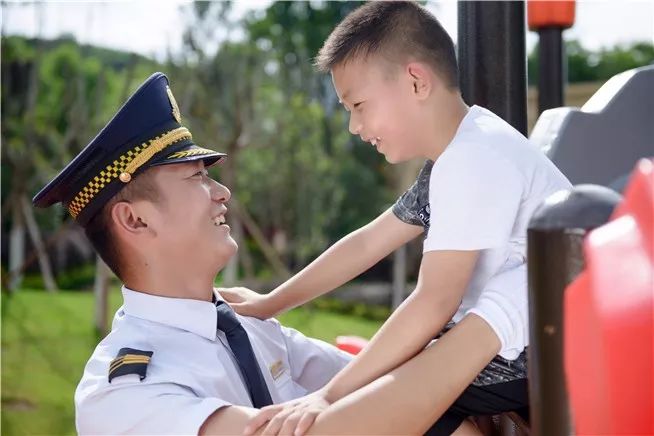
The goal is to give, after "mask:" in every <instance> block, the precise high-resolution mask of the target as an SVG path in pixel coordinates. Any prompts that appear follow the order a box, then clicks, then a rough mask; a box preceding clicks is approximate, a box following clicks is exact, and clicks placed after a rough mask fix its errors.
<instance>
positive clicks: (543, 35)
mask: <svg viewBox="0 0 654 436" xmlns="http://www.w3.org/2000/svg"><path fill="white" fill-rule="evenodd" d="M562 33H563V28H561V27H557V26H551V27H544V28H542V29H540V30H539V31H538V34H539V35H540V36H539V43H538V112H539V113H542V112H543V111H545V110H547V109H551V108H555V107H560V106H563V87H564V84H565V76H566V73H565V68H566V67H565V58H564V50H565V49H564V47H563V38H562V36H561V35H562Z"/></svg>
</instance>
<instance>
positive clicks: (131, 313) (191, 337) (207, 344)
mask: <svg viewBox="0 0 654 436" xmlns="http://www.w3.org/2000/svg"><path fill="white" fill-rule="evenodd" d="M122 291H123V298H124V305H123V307H121V308H120V309H119V310H118V311H117V312H116V316H115V318H114V321H113V326H112V331H111V333H109V335H108V336H107V337H106V338H105V339H103V340H102V342H100V344H99V345H98V346H97V347H96V349H95V351H94V353H93V355H92V356H91V359H90V360H89V362H88V363H87V365H86V368H85V370H84V375H83V377H82V380H81V381H80V383H79V385H78V387H77V390H76V392H75V408H76V426H77V431H78V432H79V433H80V434H124V433H130V434H197V433H198V430H199V429H200V427H201V425H202V424H203V423H204V421H205V420H206V419H207V418H208V417H209V416H210V415H211V414H212V413H213V412H214V411H215V410H217V409H219V408H221V407H223V406H226V405H232V404H233V405H240V406H247V407H252V403H251V401H250V397H249V394H248V391H247V388H246V387H245V383H244V382H243V379H242V376H241V373H240V371H239V369H238V366H237V363H236V361H235V359H234V356H233V354H232V352H231V350H230V348H229V346H228V344H227V339H226V337H225V335H224V333H223V332H221V331H217V329H216V316H217V314H216V308H215V306H214V304H212V303H210V302H206V301H198V300H190V299H182V298H165V297H158V296H153V295H148V294H144V293H141V292H134V291H131V290H129V289H127V288H125V287H123V290H122ZM239 320H240V321H241V323H242V325H243V327H244V328H245V330H246V331H247V333H248V336H249V338H250V342H251V343H252V348H253V349H254V354H255V355H256V357H257V361H258V363H259V366H260V367H261V371H262V374H263V376H264V378H265V380H266V383H267V385H268V389H269V391H270V395H271V397H272V400H273V402H275V403H279V402H283V401H288V400H291V399H294V398H298V397H300V396H303V395H305V394H307V393H309V392H312V391H314V390H316V389H318V388H320V387H322V386H324V385H325V384H326V383H327V382H328V381H329V380H330V379H331V378H332V377H333V376H334V375H335V374H336V373H337V372H338V371H339V370H340V369H342V368H343V367H344V366H345V365H346V364H347V363H348V362H349V360H350V359H351V357H350V355H349V354H347V353H344V352H342V351H340V350H338V349H336V348H335V347H333V346H331V345H329V344H327V343H325V342H322V341H319V340H316V339H310V338H307V337H305V336H304V335H302V334H301V333H299V332H297V331H295V330H293V329H289V328H285V327H282V326H281V325H280V324H279V322H277V321H276V320H273V319H270V320H265V321H262V320H258V319H256V318H250V317H241V316H239ZM121 348H132V349H136V350H141V351H152V352H153V354H152V357H151V359H150V363H149V364H148V367H147V374H146V378H145V379H143V380H140V377H139V375H137V374H128V375H123V376H120V377H115V378H113V379H112V381H111V383H109V381H108V374H109V365H110V363H111V361H112V360H113V359H114V358H115V357H116V356H117V354H118V351H119V350H120V349H121Z"/></svg>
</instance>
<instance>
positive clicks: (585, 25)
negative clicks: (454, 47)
mask: <svg viewBox="0 0 654 436" xmlns="http://www.w3.org/2000/svg"><path fill="white" fill-rule="evenodd" d="M188 3H189V2H188V1H185V0H132V1H113V2H100V1H94V2H91V1H74V2H73V1H57V2H54V1H51V2H45V3H43V4H41V5H40V7H37V6H35V4H34V3H31V2H25V1H22V2H20V1H14V2H8V4H5V5H4V6H3V7H2V31H3V32H4V34H20V35H26V36H41V37H44V38H55V37H57V36H59V35H62V34H66V33H68V34H73V35H74V36H75V37H76V39H77V40H78V41H79V42H82V43H89V44H95V45H99V46H103V47H109V48H117V49H122V50H130V51H135V52H137V53H141V54H143V55H146V56H150V57H154V58H155V59H158V60H164V59H165V57H166V54H167V52H168V50H170V51H172V52H176V51H179V50H180V47H181V37H182V28H183V25H184V17H185V15H184V13H183V10H184V8H185V7H188ZM270 3H271V1H270V0H240V1H236V2H235V11H234V16H235V17H239V16H242V15H243V14H244V13H246V12H247V11H249V10H261V9H263V8H265V7H266V6H267V5H268V4H270ZM427 7H428V9H430V10H431V11H432V12H433V13H434V14H435V15H436V17H437V18H438V19H439V20H440V21H441V23H442V24H443V26H444V27H445V29H446V30H447V31H448V33H449V34H450V35H451V36H452V38H453V39H454V40H456V32H457V5H456V1H453V0H450V1H440V2H433V1H430V2H428V3H427ZM39 22H40V23H42V25H41V26H39ZM564 38H565V39H578V40H580V41H581V43H582V45H583V46H584V47H586V48H587V49H590V50H597V49H599V48H601V47H612V46H614V45H616V44H622V43H629V42H633V41H649V42H654V0H602V1H600V0H578V1H577V6H576V18H575V24H574V26H573V27H572V28H571V29H569V30H566V31H565V32H564ZM537 40H538V38H537V34H536V33H534V32H528V34H527V49H528V50H531V48H532V47H533V46H534V44H536V42H537Z"/></svg>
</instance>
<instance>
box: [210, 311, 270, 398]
mask: <svg viewBox="0 0 654 436" xmlns="http://www.w3.org/2000/svg"><path fill="white" fill-rule="evenodd" d="M216 310H217V311H218V322H217V324H218V325H217V327H218V330H222V331H223V332H225V336H227V343H228V344H229V348H231V349H232V353H234V357H236V362H237V363H238V366H239V368H240V369H241V374H243V378H244V379H245V384H246V385H247V388H248V391H249V392H250V399H251V400H252V405H253V406H254V407H256V408H257V409H260V408H262V407H264V406H269V405H271V404H272V399H271V398H270V392H269V391H268V386H267V385H266V380H265V379H264V378H263V374H261V368H259V364H258V363H257V358H256V357H255V356H254V351H252V345H251V344H250V338H248V334H247V332H246V331H245V329H244V328H243V326H242V325H241V323H240V322H239V320H238V318H236V315H235V314H234V311H233V310H232V308H231V307H229V305H228V304H227V303H225V302H224V301H218V302H216Z"/></svg>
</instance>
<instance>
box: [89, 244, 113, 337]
mask: <svg viewBox="0 0 654 436" xmlns="http://www.w3.org/2000/svg"><path fill="white" fill-rule="evenodd" d="M109 276H110V271H109V267H108V266H107V264H106V263H104V261H103V260H102V258H101V257H100V256H97V257H96V261H95V283H94V284H93V294H94V295H95V331H96V333H97V334H98V335H99V336H104V335H106V334H107V331H108V327H107V309H108V306H109V304H108V302H109V292H108V288H109Z"/></svg>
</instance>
